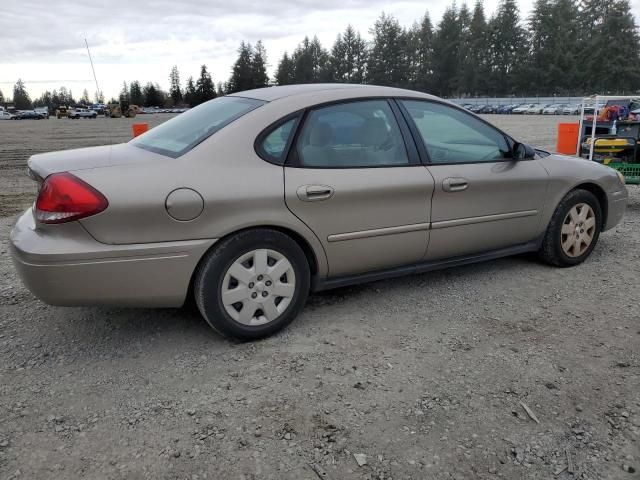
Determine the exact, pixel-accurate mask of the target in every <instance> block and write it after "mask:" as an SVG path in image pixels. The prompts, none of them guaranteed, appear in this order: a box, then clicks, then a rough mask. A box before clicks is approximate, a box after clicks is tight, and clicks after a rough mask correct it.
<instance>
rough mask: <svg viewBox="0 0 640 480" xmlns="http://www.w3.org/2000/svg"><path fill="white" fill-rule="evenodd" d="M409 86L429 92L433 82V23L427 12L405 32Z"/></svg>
mask: <svg viewBox="0 0 640 480" xmlns="http://www.w3.org/2000/svg"><path fill="white" fill-rule="evenodd" d="M407 54H408V75H409V87H410V88H413V89H414V90H418V91H421V92H429V91H431V89H432V84H433V65H432V63H433V25H432V24H431V17H430V16H429V12H426V13H425V14H424V16H423V17H422V20H421V21H420V23H414V24H413V26H412V27H411V29H410V30H409V31H408V32H407Z"/></svg>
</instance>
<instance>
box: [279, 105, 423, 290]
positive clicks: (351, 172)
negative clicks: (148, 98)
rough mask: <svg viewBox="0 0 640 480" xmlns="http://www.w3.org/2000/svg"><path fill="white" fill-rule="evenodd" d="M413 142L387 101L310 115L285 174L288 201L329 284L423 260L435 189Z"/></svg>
mask: <svg viewBox="0 0 640 480" xmlns="http://www.w3.org/2000/svg"><path fill="white" fill-rule="evenodd" d="M403 129H406V126H404V125H403ZM408 137H409V134H408V131H403V130H402V129H401V127H400V125H399V123H398V121H397V117H396V115H395V114H394V111H393V109H392V107H391V105H390V104H389V102H388V101H387V100H385V99H376V100H360V101H348V102H345V103H339V104H332V105H329V106H323V107H318V108H316V109H313V110H311V111H310V112H309V113H308V114H307V115H306V118H305V120H304V125H302V126H301V130H300V132H299V134H298V135H297V139H296V143H295V145H294V146H293V149H292V152H291V154H290V158H289V161H288V162H287V166H285V169H284V170H285V200H286V203H287V206H288V208H289V209H290V210H291V211H292V212H293V213H294V214H295V215H296V216H297V217H298V218H300V219H301V220H302V221H303V222H305V223H306V224H307V225H308V226H309V227H310V228H311V229H312V230H313V231H314V232H315V234H316V235H317V236H318V238H319V239H320V241H321V242H322V245H323V246H324V248H325V251H326V254H327V258H328V262H329V275H330V276H332V277H335V276H341V275H348V274H355V273H361V272H366V271H373V270H378V269H382V268H387V267H393V266H399V265H406V264H410V263H415V262H417V261H419V260H421V259H422V258H423V256H424V253H425V251H426V247H427V243H428V236H429V230H428V229H429V223H430V213H429V207H430V202H431V195H432V193H433V187H434V184H433V179H432V177H431V175H430V174H429V172H428V171H427V170H426V169H425V168H424V166H421V165H420V164H419V161H418V157H417V152H416V151H415V146H414V145H413V144H412V143H410V139H409V138H408Z"/></svg>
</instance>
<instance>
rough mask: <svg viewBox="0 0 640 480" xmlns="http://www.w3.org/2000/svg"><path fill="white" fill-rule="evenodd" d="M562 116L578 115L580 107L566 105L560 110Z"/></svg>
mask: <svg viewBox="0 0 640 480" xmlns="http://www.w3.org/2000/svg"><path fill="white" fill-rule="evenodd" d="M562 114H563V115H579V114H580V105H567V106H566V107H564V108H563V109H562Z"/></svg>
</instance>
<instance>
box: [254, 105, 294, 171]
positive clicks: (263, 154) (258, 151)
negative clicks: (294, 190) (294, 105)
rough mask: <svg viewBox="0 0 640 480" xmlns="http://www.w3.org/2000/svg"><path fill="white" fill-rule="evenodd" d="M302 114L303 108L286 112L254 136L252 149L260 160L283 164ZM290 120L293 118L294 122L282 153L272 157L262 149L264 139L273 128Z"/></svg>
mask: <svg viewBox="0 0 640 480" xmlns="http://www.w3.org/2000/svg"><path fill="white" fill-rule="evenodd" d="M303 114H304V109H303V110H298V111H295V112H293V113H290V114H288V115H286V116H284V117H281V118H279V119H278V120H276V121H275V122H273V123H271V124H269V126H267V127H266V128H265V129H264V130H262V131H261V132H260V133H259V134H258V136H257V137H256V139H255V140H254V142H253V149H254V150H255V152H256V154H257V155H258V156H259V157H260V158H261V159H262V160H264V161H265V162H268V163H271V164H273V165H279V166H284V164H285V163H286V161H287V158H288V156H289V149H290V148H291V145H292V144H293V140H294V138H296V135H297V131H298V127H299V126H300V125H301V123H302V122H301V119H302V117H303ZM291 120H295V123H294V124H293V128H292V129H291V135H289V138H288V140H287V143H286V145H285V146H284V150H283V151H282V155H281V156H280V157H279V158H276V157H274V156H273V155H271V154H270V153H269V152H267V151H266V150H265V149H264V147H263V144H264V141H265V140H266V139H267V137H268V136H269V135H271V134H272V133H273V132H274V131H275V130H277V129H278V128H280V127H281V126H282V125H284V124H285V123H287V122H289V121H291Z"/></svg>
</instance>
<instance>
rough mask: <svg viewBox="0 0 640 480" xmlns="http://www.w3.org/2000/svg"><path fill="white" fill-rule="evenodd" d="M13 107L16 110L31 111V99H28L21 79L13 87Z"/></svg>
mask: <svg viewBox="0 0 640 480" xmlns="http://www.w3.org/2000/svg"><path fill="white" fill-rule="evenodd" d="M13 105H14V106H15V107H16V109H17V110H31V108H33V106H32V104H31V98H29V94H28V93H27V89H26V87H25V86H24V82H23V81H22V80H21V79H18V81H17V82H16V84H15V85H14V86H13Z"/></svg>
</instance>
